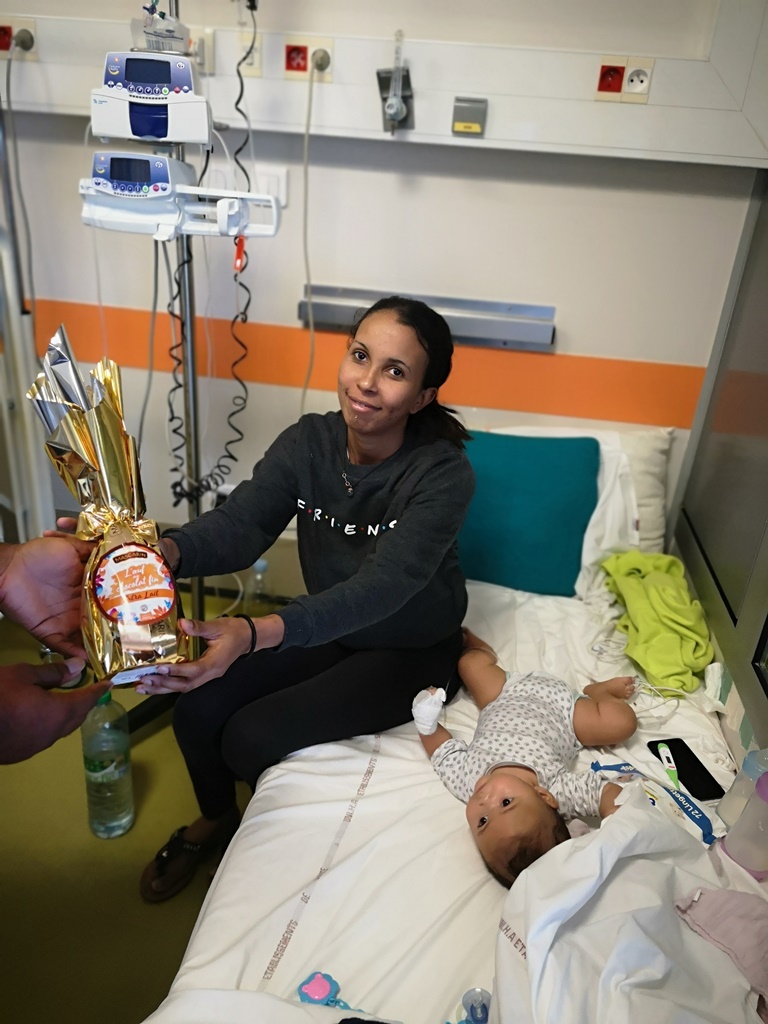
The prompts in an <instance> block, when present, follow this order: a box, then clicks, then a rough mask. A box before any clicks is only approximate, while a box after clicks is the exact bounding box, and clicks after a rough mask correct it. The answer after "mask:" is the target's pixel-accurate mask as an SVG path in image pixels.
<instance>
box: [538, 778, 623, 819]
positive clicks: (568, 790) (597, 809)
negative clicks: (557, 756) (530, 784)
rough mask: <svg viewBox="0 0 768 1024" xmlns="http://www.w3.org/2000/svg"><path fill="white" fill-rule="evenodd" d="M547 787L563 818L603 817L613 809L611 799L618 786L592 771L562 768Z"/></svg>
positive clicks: (614, 795)
mask: <svg viewBox="0 0 768 1024" xmlns="http://www.w3.org/2000/svg"><path fill="white" fill-rule="evenodd" d="M546 788H547V789H549V791H550V793H552V795H553V796H554V797H555V798H556V800H557V802H558V805H559V808H560V813H561V814H562V815H563V817H564V818H565V819H566V821H567V820H569V819H571V818H580V817H583V816H584V815H586V816H587V817H591V818H596V817H598V816H599V817H601V818H604V817H605V815H606V814H610V813H612V811H614V810H615V807H614V806H613V800H614V799H615V797H616V796H618V794H619V792H620V789H621V787H620V786H617V785H616V784H615V783H613V782H606V781H605V779H603V778H602V776H601V775H599V774H598V773H597V772H593V771H584V772H570V771H561V772H560V773H559V774H558V775H557V776H556V777H555V778H554V779H553V780H552V783H551V784H550V785H549V786H547V787H546Z"/></svg>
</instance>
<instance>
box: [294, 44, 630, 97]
mask: <svg viewBox="0 0 768 1024" xmlns="http://www.w3.org/2000/svg"><path fill="white" fill-rule="evenodd" d="M285 70H286V71H309V47H308V46H298V45H293V44H290V45H287V46H286V47H285ZM619 89H621V86H619Z"/></svg>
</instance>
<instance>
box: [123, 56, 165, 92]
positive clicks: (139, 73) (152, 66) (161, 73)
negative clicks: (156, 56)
mask: <svg viewBox="0 0 768 1024" xmlns="http://www.w3.org/2000/svg"><path fill="white" fill-rule="evenodd" d="M125 80H126V82H138V83H140V84H141V85H170V84H171V62H170V61H168V60H140V59H139V58H138V57H126V60H125Z"/></svg>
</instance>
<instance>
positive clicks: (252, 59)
mask: <svg viewBox="0 0 768 1024" xmlns="http://www.w3.org/2000/svg"><path fill="white" fill-rule="evenodd" d="M251 43H253V48H251ZM249 50H250V51H251V52H250V53H248V51H249ZM246 53H248V57H247V58H246V59H245V60H244V61H243V63H242V64H241V65H240V74H241V75H242V76H243V78H261V35H259V34H257V35H256V41H255V42H254V39H253V30H252V29H251V30H250V31H249V30H248V29H240V30H239V31H238V33H237V59H238V61H240V60H241V59H242V57H243V55H244V54H246Z"/></svg>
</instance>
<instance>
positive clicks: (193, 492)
mask: <svg viewBox="0 0 768 1024" xmlns="http://www.w3.org/2000/svg"><path fill="white" fill-rule="evenodd" d="M247 266H248V254H247V252H244V253H243V266H242V268H241V269H242V270H245V269H246V267H247ZM234 279H235V284H237V285H238V286H239V287H240V288H242V289H243V291H244V292H245V294H246V300H245V305H244V307H243V309H242V310H238V311H237V313H236V314H235V315H234V316H233V317H232V322H231V325H230V330H231V333H232V337H233V338H234V340H235V342H236V343H237V344H238V345H239V346H240V348H241V350H242V351H241V353H240V355H239V356H238V357H237V359H235V360H234V361H233V363H232V366H231V371H232V377H233V379H234V380H235V382H236V383H237V384H238V385H239V388H240V394H239V395H238V394H236V395H235V396H234V397H233V399H232V405H233V406H234V408H233V409H232V411H231V412H230V413H229V414H228V415H227V423H228V425H229V428H230V430H231V431H232V433H233V434H235V435H236V436H235V437H232V438H230V439H229V440H228V441H227V442H225V444H224V452H223V454H222V455H220V456H219V458H218V459H217V460H216V465H215V466H214V467H213V469H212V470H211V471H210V472H209V473H206V474H205V475H204V476H202V477H201V478H200V480H187V481H186V485H185V483H184V481H182V480H174V481H173V483H172V484H171V491H172V493H173V497H174V502H173V504H174V507H175V506H176V505H178V504H179V503H180V502H182V501H184V500H186V501H191V500H192V499H193V498H199V497H200V496H201V495H203V494H206V493H207V492H208V491H214V490H216V489H217V488H218V487H219V486H220V485H221V484H223V483H225V482H226V479H227V477H228V476H229V474H230V473H231V472H232V465H231V464H232V463H234V462H237V461H238V458H237V455H235V454H234V452H233V451H231V447H232V445H235V444H239V443H240V441H242V440H243V438H244V437H245V434H244V433H243V431H242V430H240V428H239V427H238V426H237V424H236V423H235V422H234V419H235V417H236V416H239V415H240V414H241V413H242V412H243V411H244V410H245V407H246V406H247V404H248V388H247V386H246V384H245V381H244V380H243V379H242V377H240V375H239V374H238V372H237V367H238V366H239V365H240V363H242V361H243V360H244V359H245V358H246V356H247V355H248V347H247V345H246V344H245V342H244V341H242V340H241V339H240V338H239V337H238V335H237V332H236V331H235V324H237V323H247V322H248V310H249V308H250V305H251V290H250V288H248V286H247V285H245V284H243V282H242V281H241V280H240V273H236V274H235V275H234ZM169 398H170V395H169Z"/></svg>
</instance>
